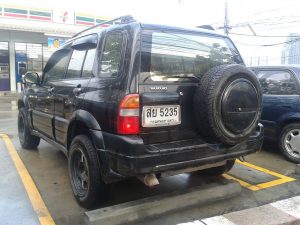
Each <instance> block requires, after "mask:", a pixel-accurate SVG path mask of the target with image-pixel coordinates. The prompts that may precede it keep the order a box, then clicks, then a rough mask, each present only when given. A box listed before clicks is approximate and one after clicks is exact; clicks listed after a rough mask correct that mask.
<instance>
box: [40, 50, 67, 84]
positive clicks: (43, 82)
mask: <svg viewBox="0 0 300 225" xmlns="http://www.w3.org/2000/svg"><path fill="white" fill-rule="evenodd" d="M66 48H70V55H69V56H68V59H67V64H66V68H65V71H64V75H63V77H62V78H60V79H57V80H52V81H50V82H47V81H46V82H45V79H46V73H45V69H46V67H47V65H48V63H49V62H50V60H51V59H52V57H53V56H54V54H56V53H57V52H59V51H61V50H63V49H66ZM72 54H73V49H72V48H71V45H70V44H67V45H65V46H63V47H62V48H59V49H58V50H56V51H55V52H53V53H52V55H51V56H50V58H49V59H48V61H47V63H46V65H45V68H44V69H43V73H42V80H41V85H42V86H47V84H50V83H51V82H53V81H55V82H57V81H60V80H64V79H66V74H67V70H68V67H69V63H70V59H71V57H72Z"/></svg>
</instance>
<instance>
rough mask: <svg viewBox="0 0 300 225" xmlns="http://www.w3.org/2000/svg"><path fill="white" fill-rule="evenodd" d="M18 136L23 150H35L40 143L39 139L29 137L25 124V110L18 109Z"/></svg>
mask: <svg viewBox="0 0 300 225" xmlns="http://www.w3.org/2000/svg"><path fill="white" fill-rule="evenodd" d="M18 134H19V141H20V144H21V146H22V148H25V149H36V147H37V146H38V145H39V143H40V138H39V137H37V136H34V135H31V133H30V128H29V126H28V123H27V119H26V114H25V109H24V108H20V109H19V115H18Z"/></svg>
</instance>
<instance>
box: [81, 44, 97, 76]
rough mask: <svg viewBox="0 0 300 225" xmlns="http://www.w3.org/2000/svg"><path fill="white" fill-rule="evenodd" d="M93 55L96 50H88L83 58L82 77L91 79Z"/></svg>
mask: <svg viewBox="0 0 300 225" xmlns="http://www.w3.org/2000/svg"><path fill="white" fill-rule="evenodd" d="M95 53H96V49H90V50H88V52H87V54H86V57H85V61H84V65H83V70H82V77H91V76H92V74H93V71H92V70H93V65H94V59H95Z"/></svg>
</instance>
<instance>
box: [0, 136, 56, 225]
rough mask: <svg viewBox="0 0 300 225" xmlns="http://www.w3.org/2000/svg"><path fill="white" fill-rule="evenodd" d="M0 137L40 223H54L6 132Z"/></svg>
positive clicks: (47, 224) (44, 224)
mask: <svg viewBox="0 0 300 225" xmlns="http://www.w3.org/2000/svg"><path fill="white" fill-rule="evenodd" d="M0 137H1V138H2V140H3V141H4V143H5V145H6V148H7V151H8V153H9V155H10V157H11V159H12V161H13V163H14V165H15V167H16V169H17V171H18V173H19V176H20V178H21V180H22V182H23V185H24V187H25V189H26V191H27V194H28V197H29V199H30V201H31V204H32V207H33V209H34V211H35V212H36V214H37V216H38V218H39V221H40V224H41V225H55V223H54V220H53V218H52V217H51V215H50V213H49V211H48V209H47V207H46V205H45V203H44V201H43V199H42V197H41V195H40V193H39V191H38V189H37V187H36V186H35V184H34V181H33V180H32V177H31V176H30V174H29V172H28V171H27V169H26V167H25V165H24V163H23V162H22V160H21V159H20V157H19V155H18V153H17V151H16V149H15V147H14V145H13V143H12V142H11V140H10V138H9V137H8V135H6V134H0Z"/></svg>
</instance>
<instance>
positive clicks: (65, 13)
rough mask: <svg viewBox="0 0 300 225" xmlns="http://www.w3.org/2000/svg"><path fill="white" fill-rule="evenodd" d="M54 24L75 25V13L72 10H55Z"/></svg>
mask: <svg viewBox="0 0 300 225" xmlns="http://www.w3.org/2000/svg"><path fill="white" fill-rule="evenodd" d="M53 22H54V23H64V24H74V11H71V10H53Z"/></svg>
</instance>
